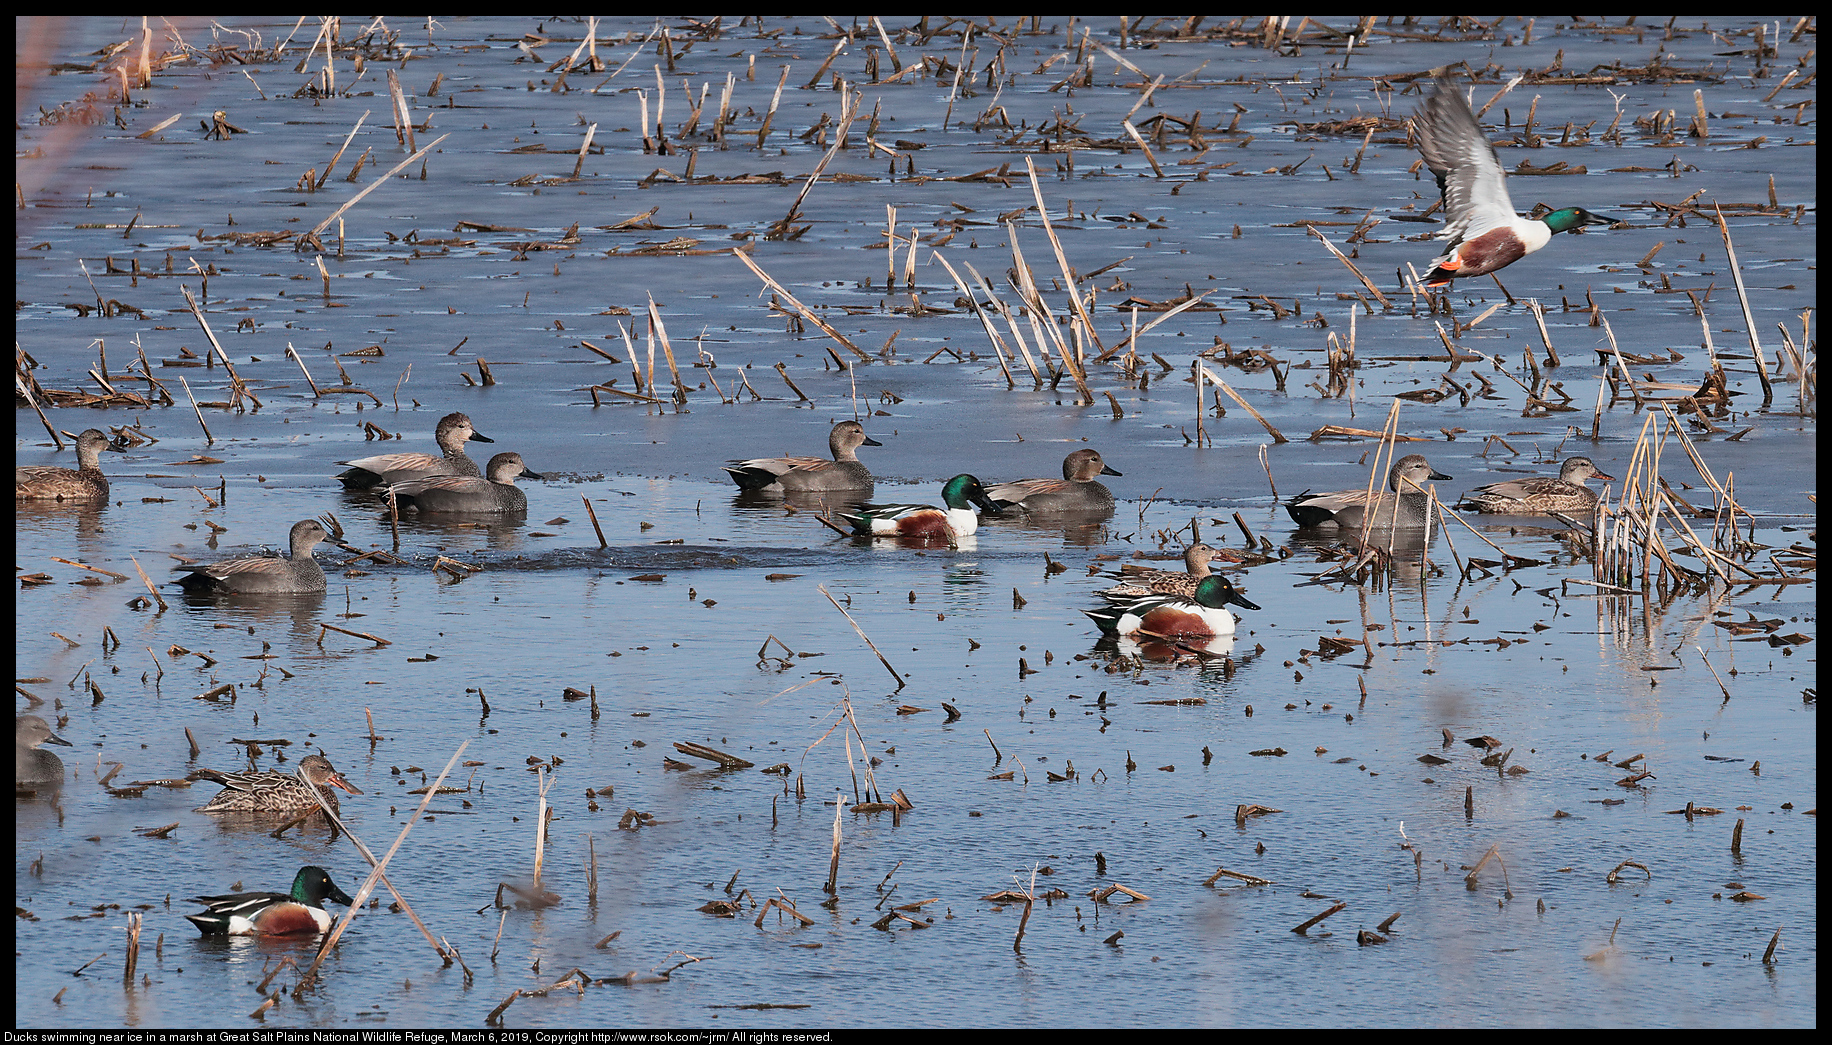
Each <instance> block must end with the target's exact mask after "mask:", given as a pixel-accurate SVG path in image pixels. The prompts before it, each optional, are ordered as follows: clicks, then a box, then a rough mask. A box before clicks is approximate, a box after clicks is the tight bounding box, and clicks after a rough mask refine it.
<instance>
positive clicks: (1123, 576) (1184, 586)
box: [1094, 541, 1221, 602]
mask: <svg viewBox="0 0 1832 1045" xmlns="http://www.w3.org/2000/svg"><path fill="white" fill-rule="evenodd" d="M1220 555H1221V553H1220V552H1218V551H1216V550H1215V549H1213V548H1211V547H1209V546H1208V545H1206V544H1204V543H1202V542H1201V541H1197V542H1196V543H1194V544H1192V545H1190V546H1189V547H1188V548H1185V549H1183V569H1182V570H1181V571H1178V570H1152V569H1142V568H1140V567H1137V566H1132V565H1131V564H1130V563H1128V564H1127V565H1125V566H1121V567H1120V583H1119V584H1116V585H1114V586H1113V587H1111V588H1103V589H1101V590H1100V591H1097V592H1095V593H1094V594H1096V595H1099V596H1100V597H1101V598H1103V599H1106V600H1107V601H1109V602H1131V601H1133V600H1135V599H1142V598H1144V597H1146V596H1147V595H1177V596H1181V597H1182V598H1186V599H1188V598H1193V597H1195V594H1196V586H1197V585H1198V584H1201V583H1202V579H1203V578H1204V577H1207V576H1208V575H1209V563H1211V562H1213V561H1214V560H1215V559H1216V558H1217V557H1218V556H1220ZM1128 567H1130V568H1128Z"/></svg>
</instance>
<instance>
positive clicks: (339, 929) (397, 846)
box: [299, 136, 471, 987]
mask: <svg viewBox="0 0 1832 1045" xmlns="http://www.w3.org/2000/svg"><path fill="white" fill-rule="evenodd" d="M441 137H443V136H441ZM427 148H431V146H427ZM470 746H471V742H470V741H469V740H466V741H465V742H464V743H462V744H459V745H458V750H456V751H454V752H452V757H451V760H450V761H448V762H446V763H445V768H444V769H442V770H440V771H439V778H438V779H437V780H435V781H433V786H431V787H429V788H427V789H426V795H425V797H424V798H422V799H420V805H419V808H417V809H415V810H414V811H413V815H412V816H410V817H408V818H407V822H406V823H404V824H402V825H401V833H400V834H399V835H396V836H395V839H394V845H392V846H390V847H389V849H388V853H387V855H385V856H383V857H382V860H381V862H380V863H378V864H376V865H375V867H374V869H373V870H371V871H370V872H369V877H368V879H367V880H365V881H364V882H363V884H362V888H360V889H358V890H357V891H356V895H355V897H353V898H352V901H351V903H350V909H349V910H347V911H345V912H344V916H343V919H342V920H341V921H339V922H338V923H337V925H336V926H335V927H334V928H332V929H331V931H330V932H329V933H328V934H326V935H325V938H324V943H323V944H321V945H320V946H319V948H318V954H317V956H316V957H314V958H313V959H312V967H311V968H310V969H307V970H306V971H305V975H304V976H303V977H301V978H300V981H299V985H300V986H301V987H303V986H305V985H306V984H308V983H311V982H312V981H313V980H314V979H316V978H317V976H318V967H319V966H320V965H323V964H324V959H325V957H326V956H327V955H329V954H330V953H331V948H333V947H335V946H337V939H338V937H340V936H342V935H343V932H344V930H345V929H348V928H349V927H350V923H351V922H352V921H355V920H356V912H358V911H360V910H362V907H363V901H364V900H366V899H368V898H369V894H370V893H372V892H374V891H375V885H376V883H377V882H378V881H380V880H381V878H382V872H383V871H384V870H385V869H386V868H387V867H388V861H390V860H393V859H394V854H395V853H398V852H400V850H401V843H402V842H405V841H407V834H408V832H410V831H412V830H413V828H414V825H415V824H417V823H419V822H420V817H421V815H422V814H424V813H425V812H426V807H427V806H428V805H430V804H431V803H432V800H433V796H434V795H436V794H438V793H439V786H440V785H441V784H444V783H445V778H446V776H447V775H448V774H450V773H451V771H452V767H453V766H455V765H457V764H458V759H459V758H460V757H462V756H463V755H464V749H465V748H467V747H470ZM312 790H313V791H314V792H316V791H317V788H313V789H312ZM428 938H429V939H430V938H431V934H428ZM433 948H434V949H435V950H438V949H439V945H438V943H436V942H435V943H434V944H433ZM440 956H441V957H443V956H444V951H440Z"/></svg>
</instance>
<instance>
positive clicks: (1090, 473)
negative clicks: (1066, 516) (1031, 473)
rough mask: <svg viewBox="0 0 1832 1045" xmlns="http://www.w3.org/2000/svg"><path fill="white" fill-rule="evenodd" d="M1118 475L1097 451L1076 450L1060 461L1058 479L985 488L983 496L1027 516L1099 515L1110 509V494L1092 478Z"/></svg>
mask: <svg viewBox="0 0 1832 1045" xmlns="http://www.w3.org/2000/svg"><path fill="white" fill-rule="evenodd" d="M1119 474H1121V473H1119V472H1116V471H1114V470H1113V469H1111V468H1109V467H1107V462H1105V461H1103V460H1101V459H1100V453H1099V452H1098V451H1095V450H1077V451H1075V452H1074V453H1072V454H1070V455H1069V456H1067V457H1065V458H1063V459H1062V478H1060V479H1015V480H1013V481H1011V482H1009V483H999V484H998V485H996V486H988V487H987V488H986V496H987V497H990V498H992V503H994V504H996V505H998V506H999V507H1000V508H1009V507H1011V506H1012V505H1018V506H1020V507H1022V508H1023V509H1024V510H1025V511H1029V512H1065V511H1067V512H1073V511H1102V510H1107V509H1111V508H1112V507H1113V491H1111V490H1109V489H1107V487H1106V486H1105V485H1104V484H1102V483H1100V482H1097V481H1095V476H1098V475H1119Z"/></svg>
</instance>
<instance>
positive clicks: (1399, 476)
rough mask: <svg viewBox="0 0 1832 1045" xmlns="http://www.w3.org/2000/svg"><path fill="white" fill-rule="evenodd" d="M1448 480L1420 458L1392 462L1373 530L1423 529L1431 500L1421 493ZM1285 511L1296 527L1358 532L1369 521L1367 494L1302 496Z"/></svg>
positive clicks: (1377, 501) (1344, 492) (1348, 492)
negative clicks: (1432, 481)
mask: <svg viewBox="0 0 1832 1045" xmlns="http://www.w3.org/2000/svg"><path fill="white" fill-rule="evenodd" d="M1449 478H1450V476H1448V475H1445V474H1444V473H1442V472H1440V471H1438V470H1437V469H1435V468H1433V467H1431V463H1430V462H1428V461H1426V460H1425V458H1424V457H1423V456H1422V455H1420V454H1407V455H1406V456H1405V457H1402V458H1400V459H1399V460H1397V461H1395V462H1393V468H1392V470H1390V471H1389V472H1388V473H1387V489H1386V491H1383V492H1382V493H1380V494H1379V495H1378V496H1376V497H1375V499H1374V512H1373V521H1372V526H1375V527H1387V528H1391V527H1398V528H1400V529H1415V528H1420V527H1423V526H1425V525H1426V523H1427V519H1426V516H1427V515H1428V514H1430V513H1429V508H1430V505H1431V498H1430V497H1429V496H1428V495H1427V494H1425V493H1423V492H1421V491H1420V486H1421V485H1422V484H1423V483H1424V482H1425V481H1426V480H1428V479H1449ZM1285 510H1286V511H1288V512H1290V513H1291V518H1292V520H1293V521H1295V522H1296V523H1297V524H1298V525H1299V526H1329V525H1334V526H1337V527H1340V528H1342V529H1345V530H1348V529H1360V528H1361V525H1362V522H1363V520H1364V519H1366V518H1367V517H1368V492H1367V490H1365V489H1362V490H1338V491H1336V492H1335V493H1315V494H1314V493H1311V492H1310V491H1308V490H1306V491H1305V492H1303V493H1301V494H1299V495H1297V496H1296V497H1294V498H1292V499H1291V500H1290V501H1289V502H1288V503H1287V504H1286V505H1285Z"/></svg>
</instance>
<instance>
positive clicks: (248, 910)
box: [185, 867, 355, 936]
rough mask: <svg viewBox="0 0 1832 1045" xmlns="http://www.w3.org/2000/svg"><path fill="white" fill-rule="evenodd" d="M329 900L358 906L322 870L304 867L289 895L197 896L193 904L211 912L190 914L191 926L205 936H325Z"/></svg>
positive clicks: (188, 917)
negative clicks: (312, 934) (325, 905)
mask: <svg viewBox="0 0 1832 1045" xmlns="http://www.w3.org/2000/svg"><path fill="white" fill-rule="evenodd" d="M326 900H336V901H337V902H338V903H340V904H343V905H344V906H345V907H349V906H350V905H351V904H353V903H355V901H354V900H351V899H350V897H349V896H348V895H347V894H345V892H344V891H343V890H342V889H339V888H337V884H336V883H335V882H333V881H331V875H330V873H329V872H328V871H326V870H325V869H324V868H322V867H301V868H300V869H299V873H298V874H297V875H295V876H294V878H293V888H292V891H291V892H288V893H224V894H223V895H221V896H194V897H192V898H191V902H192V903H200V904H203V905H204V906H205V907H207V908H209V910H206V911H205V912H204V913H202V914H187V915H185V918H187V919H189V920H190V922H191V924H193V925H195V926H197V928H198V929H199V930H200V931H202V932H203V934H204V935H205V936H285V935H288V934H291V933H322V932H326V931H328V930H329V929H330V928H331V915H330V912H328V911H326V910H325V909H324V902H325V901H326Z"/></svg>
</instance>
